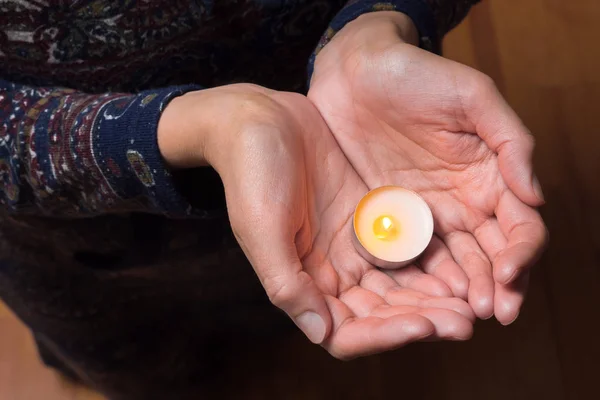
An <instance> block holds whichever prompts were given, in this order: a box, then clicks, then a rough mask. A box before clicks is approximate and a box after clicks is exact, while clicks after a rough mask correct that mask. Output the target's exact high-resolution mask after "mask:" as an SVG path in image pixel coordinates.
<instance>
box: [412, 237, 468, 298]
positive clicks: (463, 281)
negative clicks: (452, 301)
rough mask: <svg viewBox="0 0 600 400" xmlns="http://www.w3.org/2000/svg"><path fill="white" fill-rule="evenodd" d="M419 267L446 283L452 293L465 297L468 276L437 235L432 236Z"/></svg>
mask: <svg viewBox="0 0 600 400" xmlns="http://www.w3.org/2000/svg"><path fill="white" fill-rule="evenodd" d="M419 265H420V266H421V269H422V270H423V271H424V272H425V273H426V274H429V275H433V276H435V277H437V278H439V279H441V280H442V281H443V282H445V283H446V285H448V287H449V288H450V290H451V291H452V293H453V295H454V296H456V297H460V298H461V299H465V300H466V299H467V295H468V292H469V278H468V277H467V275H466V274H465V272H464V271H463V269H462V268H461V267H460V266H459V265H458V264H457V263H456V261H454V259H453V258H452V254H451V253H450V250H448V247H446V245H445V244H444V242H442V241H441V240H440V239H439V238H438V237H437V236H434V237H433V239H432V240H431V243H430V244H429V247H427V250H425V253H423V256H422V257H421V260H420V261H419Z"/></svg>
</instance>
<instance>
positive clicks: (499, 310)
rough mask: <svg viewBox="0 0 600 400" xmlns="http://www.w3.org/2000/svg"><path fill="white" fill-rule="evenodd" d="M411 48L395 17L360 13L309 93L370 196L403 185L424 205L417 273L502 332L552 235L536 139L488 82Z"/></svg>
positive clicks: (324, 58) (407, 31)
mask: <svg viewBox="0 0 600 400" xmlns="http://www.w3.org/2000/svg"><path fill="white" fill-rule="evenodd" d="M416 42H417V32H416V29H415V27H414V25H413V24H412V22H411V21H410V19H408V17H406V16H404V15H403V14H400V13H395V12H378V13H372V14H367V15H364V16H361V17H359V18H358V19H357V20H355V21H354V22H352V23H350V24H349V25H347V26H346V27H345V28H344V29H343V30H342V31H341V32H339V33H338V34H337V35H336V36H335V37H334V39H333V40H332V42H331V43H329V44H328V45H327V46H325V48H324V49H323V50H322V51H321V53H320V54H319V55H318V57H317V61H316V65H315V72H314V75H313V78H312V82H311V88H310V92H309V94H308V97H309V98H310V100H311V101H312V102H313V103H314V104H315V105H316V107H317V109H318V110H319V112H320V113H321V115H322V116H323V118H324V119H325V121H326V122H327V125H328V126H329V128H330V129H331V131H332V133H333V135H334V137H335V139H336V141H337V143H338V144H339V146H340V148H341V149H342V151H343V152H344V154H345V155H346V156H347V158H348V160H349V162H350V164H351V165H352V166H353V167H354V169H355V171H356V172H357V173H358V175H359V176H360V178H361V179H362V181H363V182H364V183H365V184H366V185H367V186H368V187H369V188H375V187H378V186H381V185H386V184H397V185H401V186H405V187H407V188H410V189H412V190H415V191H416V192H418V193H419V194H421V195H422V196H423V197H424V198H425V200H426V201H427V202H428V203H429V205H430V206H431V208H432V212H433V215H434V219H435V225H436V228H435V233H436V238H435V240H434V242H433V243H432V245H431V246H430V248H429V249H428V252H427V254H426V256H425V258H424V259H423V260H422V261H421V263H420V265H419V267H420V270H421V271H423V272H425V273H427V274H429V275H428V276H434V277H437V278H439V279H440V280H442V281H443V282H445V283H446V284H447V286H448V287H449V288H450V289H451V290H452V293H453V294H454V295H455V296H458V297H460V298H464V299H467V300H468V302H469V304H470V305H471V307H472V308H473V310H474V311H475V314H476V315H477V316H478V317H480V318H484V319H487V318H490V317H491V316H492V315H494V314H495V316H496V318H497V319H498V321H500V322H501V323H502V324H509V323H511V322H512V321H514V320H515V319H516V318H517V316H518V313H519V310H520V307H521V305H522V303H523V300H524V296H525V291H526V287H527V280H528V276H529V268H530V267H531V266H532V265H533V264H534V263H535V261H536V260H537V259H538V258H539V257H540V255H541V253H542V251H543V249H544V248H545V246H546V243H547V238H548V235H547V230H546V227H545V225H544V223H543V221H542V219H541V217H540V215H539V213H538V211H537V210H536V208H535V207H537V206H540V205H542V204H543V202H544V199H543V194H542V190H541V188H540V186H539V183H538V181H537V178H536V177H535V175H534V174H533V170H532V152H533V148H534V141H533V138H532V136H531V135H530V133H529V132H528V131H527V129H526V128H525V126H524V125H523V123H522V122H521V121H520V120H519V118H518V117H517V115H516V114H515V113H514V111H513V110H512V109H511V108H510V107H509V106H508V104H507V103H506V102H505V100H504V99H503V98H502V96H501V95H500V93H499V92H498V90H497V89H496V87H495V86H494V84H493V82H492V80H491V79H489V78H488V77H486V76H485V75H483V74H482V73H480V72H478V71H476V70H473V69H471V68H468V67H466V66H464V65H461V64H458V63H455V62H453V61H450V60H447V59H444V58H442V57H439V56H436V55H433V54H431V53H429V52H426V51H424V50H421V49H419V48H418V47H416V46H415V44H416ZM414 273H417V271H416V269H409V270H408V271H407V270H399V271H396V272H395V273H393V274H391V276H392V277H393V278H394V279H395V280H396V281H400V282H401V281H403V280H405V279H406V278H405V275H406V274H409V275H410V274H414ZM423 290H425V288H423Z"/></svg>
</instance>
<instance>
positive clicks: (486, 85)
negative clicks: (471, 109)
mask: <svg viewBox="0 0 600 400" xmlns="http://www.w3.org/2000/svg"><path fill="white" fill-rule="evenodd" d="M469 82H470V84H467V85H465V87H464V89H463V90H464V91H463V96H462V97H463V98H464V99H465V101H466V103H467V104H473V103H475V102H480V101H481V100H482V98H485V97H487V96H489V95H490V94H493V93H495V92H496V91H497V89H496V83H495V82H494V80H493V79H492V78H491V77H490V76H489V75H486V74H484V73H483V72H479V71H475V72H474V76H473V77H472V79H470V80H469Z"/></svg>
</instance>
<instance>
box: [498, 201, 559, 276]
mask: <svg viewBox="0 0 600 400" xmlns="http://www.w3.org/2000/svg"><path fill="white" fill-rule="evenodd" d="M496 215H497V217H498V223H499V226H500V229H501V230H502V232H503V233H504V235H505V236H506V237H507V239H508V243H507V245H506V248H505V249H504V250H502V251H501V252H500V253H498V255H497V257H496V259H495V260H494V278H495V279H496V282H499V283H502V284H507V283H510V282H513V281H514V280H515V279H516V278H517V277H518V276H519V274H521V272H522V271H523V270H525V269H528V268H530V267H531V266H532V265H533V264H534V263H535V262H537V260H538V259H539V258H540V256H541V255H542V253H543V251H544V249H545V247H546V245H547V242H548V231H547V229H546V226H545V225H544V222H543V220H542V217H541V216H540V214H539V213H538V212H537V211H536V210H535V209H533V208H531V207H529V206H527V205H526V204H523V203H522V202H521V201H520V200H519V199H518V198H517V197H516V196H515V195H514V194H513V193H511V192H510V191H506V192H504V194H503V195H502V197H501V198H500V202H499V203H498V207H497V209H496Z"/></svg>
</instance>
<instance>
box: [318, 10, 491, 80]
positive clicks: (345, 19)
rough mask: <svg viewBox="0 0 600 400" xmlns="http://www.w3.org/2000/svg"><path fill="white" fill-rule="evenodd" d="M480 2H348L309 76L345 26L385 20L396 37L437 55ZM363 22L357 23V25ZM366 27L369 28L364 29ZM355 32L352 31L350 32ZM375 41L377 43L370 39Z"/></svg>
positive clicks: (370, 24)
mask: <svg viewBox="0 0 600 400" xmlns="http://www.w3.org/2000/svg"><path fill="white" fill-rule="evenodd" d="M479 1H480V0H388V1H378V0H351V1H349V2H348V3H347V4H346V6H345V7H344V8H343V9H342V10H341V11H340V12H339V13H338V14H337V15H336V16H335V18H334V19H333V20H332V21H331V23H330V25H329V28H328V29H327V31H326V32H325V33H324V34H323V36H322V37H321V40H320V41H319V43H318V45H317V46H316V48H315V51H314V52H313V54H312V56H311V58H310V59H309V63H308V76H309V81H310V76H311V75H312V73H313V68H314V63H315V60H316V57H317V55H318V54H319V53H320V52H321V50H323V48H325V46H326V45H327V44H328V43H329V42H331V41H332V40H333V38H334V37H337V36H338V34H340V33H341V32H344V31H347V30H348V29H346V27H347V26H350V25H353V24H354V25H355V27H356V25H361V26H364V27H367V26H368V27H369V29H370V30H372V28H375V25H377V24H381V23H382V21H384V20H387V21H388V22H392V23H393V24H395V25H396V26H395V27H394V28H393V29H396V30H397V33H398V36H399V37H400V38H402V39H403V40H404V41H406V42H408V43H412V44H414V45H417V46H420V47H422V48H424V49H426V50H429V51H432V52H435V53H440V52H441V42H442V39H443V38H444V36H445V35H446V34H447V33H448V32H449V31H450V30H451V29H452V28H454V27H455V26H456V25H458V24H459V23H460V22H461V21H462V20H463V19H464V18H465V16H466V15H467V13H468V11H469V10H470V8H471V7H472V6H473V5H474V4H476V3H478V2H479ZM360 20H362V22H360V23H359V21H360ZM367 24H368V25H367ZM353 29H354V28H353ZM363 40H365V39H363ZM373 40H376V39H373Z"/></svg>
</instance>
